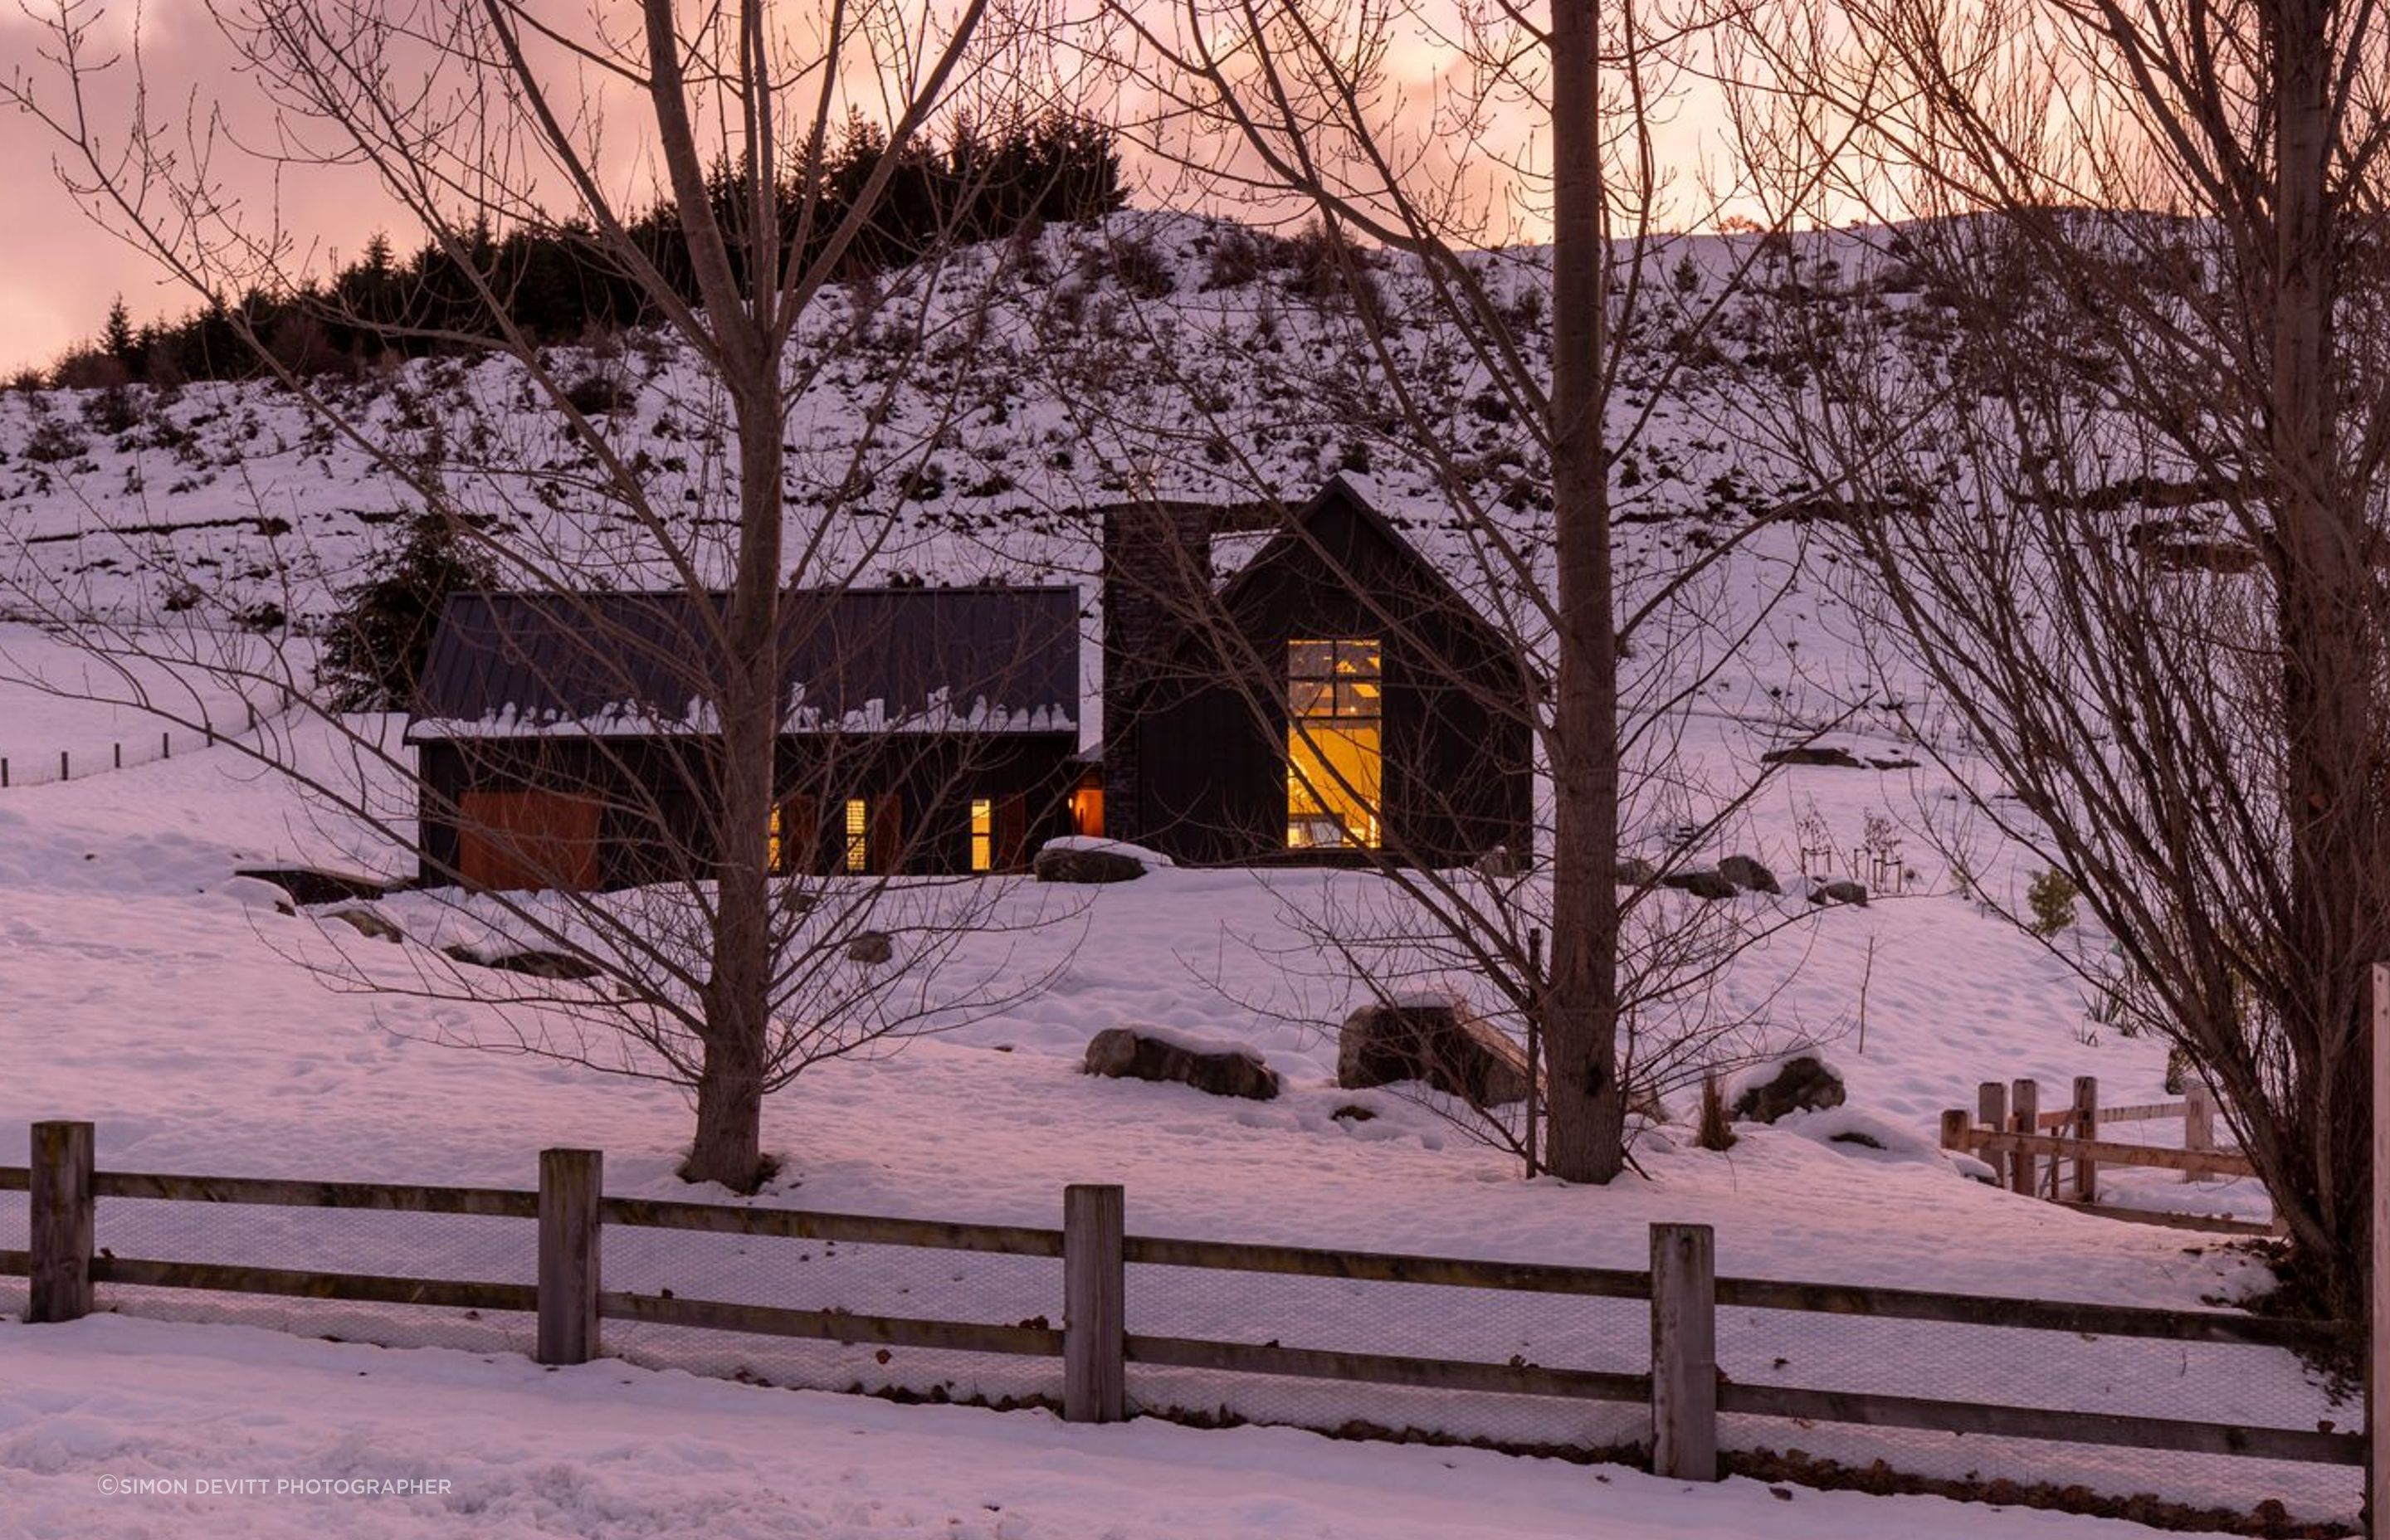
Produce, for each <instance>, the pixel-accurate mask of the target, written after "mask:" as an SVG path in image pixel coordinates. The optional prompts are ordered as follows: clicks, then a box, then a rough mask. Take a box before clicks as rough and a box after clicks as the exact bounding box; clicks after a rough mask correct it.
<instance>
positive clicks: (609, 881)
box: [418, 732, 1085, 889]
mask: <svg viewBox="0 0 2390 1540" xmlns="http://www.w3.org/2000/svg"><path fill="white" fill-rule="evenodd" d="M706 747H707V746H706V742H705V740H702V739H695V738H689V739H669V738H607V739H590V738H508V739H482V740H453V739H452V740H444V741H438V742H431V743H426V744H424V745H422V746H421V757H420V762H419V763H420V772H419V773H420V782H419V787H418V794H419V815H420V828H421V833H420V840H421V859H420V862H419V880H421V881H422V882H424V883H425V884H426V885H439V884H443V883H446V882H448V881H450V880H451V876H450V874H451V873H455V872H457V871H459V870H470V871H471V872H472V873H473V875H475V876H477V877H482V878H483V879H495V880H491V885H493V886H527V885H533V884H532V883H530V882H527V881H525V880H524V879H525V877H526V876H527V875H528V874H527V873H526V871H525V870H524V866H525V863H524V862H523V861H521V860H513V861H511V862H509V861H507V860H497V861H495V862H494V860H493V858H492V855H491V852H492V850H493V848H494V847H495V848H496V851H497V853H498V854H499V855H500V856H505V855H508V854H513V855H518V856H520V855H522V854H526V853H527V854H528V855H530V856H531V857H532V860H531V862H530V865H532V866H536V867H539V868H543V869H545V870H547V871H551V872H553V873H555V874H557V885H560V886H579V885H592V886H596V887H599V888H607V889H611V888H623V887H630V886H636V885H638V884H641V883H645V882H654V881H661V880H667V879H679V878H683V877H685V876H687V874H688V872H689V871H690V870H691V869H692V867H694V868H697V869H700V870H701V868H702V867H703V866H705V865H706V864H707V863H709V862H710V861H712V859H713V837H712V832H711V830H710V828H709V826H708V821H707V819H706V817H705V815H704V813H703V808H702V803H701V801H700V792H699V788H700V787H702V786H703V785H704V784H705V776H704V775H703V773H702V767H701V765H700V764H697V763H695V762H694V760H693V758H692V756H696V755H700V754H702V753H704V752H705V751H706ZM1077 749H1078V738H1077V735H1076V733H1075V732H1064V733H1036V734H986V733H978V734H972V733H957V734H921V733H892V734H884V735H877V736H873V737H870V738H864V737H861V736H854V737H842V738H835V739H832V738H802V737H793V736H792V737H789V738H782V739H781V749H780V765H779V777H780V784H781V787H782V789H783V800H782V802H781V828H780V830H779V833H780V839H781V845H782V851H783V862H782V865H783V869H784V870H787V871H790V872H796V871H803V870H811V871H816V872H822V873H831V872H836V871H839V870H842V869H843V859H842V858H843V854H844V850H845V846H844V835H845V830H844V828H843V825H844V815H845V804H846V802H848V801H849V800H851V799H852V800H856V801H860V802H864V803H865V805H866V807H867V809H868V810H869V812H868V815H867V817H868V823H867V831H866V836H865V838H866V840H867V844H868V846H869V847H870V848H871V851H872V854H871V858H870V861H869V863H868V866H867V870H869V871H871V872H873V873H875V874H880V873H890V872H902V873H919V874H923V875H942V874H955V873H962V872H967V871H969V870H970V869H971V857H972V847H971V803H972V802H975V801H984V802H988V803H989V804H990V809H989V811H990V820H989V821H990V824H991V825H992V826H993V827H991V828H990V830H989V836H988V839H989V844H988V853H989V854H990V855H991V856H992V857H993V865H994V866H995V867H996V869H1004V868H1006V867H1007V866H1017V865H1021V864H1025V862H1026V861H1027V859H1028V857H1029V855H1031V854H1033V853H1034V852H1035V850H1036V848H1037V846H1038V845H1040V844H1042V843H1043V842H1044V841H1047V840H1048V839H1053V838H1056V837H1058V836H1060V835H1064V834H1068V833H1070V832H1072V823H1071V807H1070V798H1071V793H1072V791H1073V789H1074V788H1075V787H1076V786H1077V784H1078V782H1079V779H1080V776H1081V775H1082V773H1083V771H1084V769H1085V766H1084V765H1082V764H1079V763H1078V762H1077V761H1076V760H1075V758H1074V757H1073V756H1074V755H1075V753H1076V751H1077ZM524 793H532V794H533V796H532V798H531V799H530V802H526V801H525V799H524V797H523V794H524ZM493 794H495V795H493ZM533 802H538V803H546V802H573V803H578V804H584V805H586V804H592V803H594V804H595V808H596V813H595V816H594V817H587V818H585V817H576V818H572V819H565V818H562V817H546V816H545V815H543V816H542V817H541V818H540V819H538V820H535V821H536V823H537V828H538V829H539V830H540V831H541V833H542V836H543V838H542V839H541V840H539V841H525V840H523V839H520V838H511V839H510V838H506V837H503V831H501V837H500V838H496V839H495V840H494V839H493V838H492V834H491V831H488V830H477V829H475V828H470V827H467V828H460V827H459V825H460V823H466V824H469V820H468V819H464V818H460V817H459V814H460V812H465V811H472V810H478V809H493V810H495V809H498V808H508V809H520V808H522V807H525V806H527V805H530V804H531V803H533ZM501 816H511V813H508V814H506V815H501ZM592 830H594V832H589V831H592ZM572 841H589V842H592V843H594V846H595V849H594V851H593V852H591V853H589V854H588V855H587V856H586V858H585V859H584V857H583V856H581V855H580V854H579V853H576V852H574V851H572V850H568V849H567V848H566V846H567V845H568V844H570V843H572ZM527 844H528V846H529V849H528V850H527V851H526V850H525V849H524V848H523V847H524V846H526V845H527ZM576 878H577V879H578V880H576Z"/></svg>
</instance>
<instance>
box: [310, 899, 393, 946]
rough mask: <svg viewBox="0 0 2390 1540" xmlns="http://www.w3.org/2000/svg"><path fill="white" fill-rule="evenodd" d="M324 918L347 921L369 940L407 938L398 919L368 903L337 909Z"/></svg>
mask: <svg viewBox="0 0 2390 1540" xmlns="http://www.w3.org/2000/svg"><path fill="white" fill-rule="evenodd" d="M324 918H326V919H337V920H344V921H346V922H347V923H348V924H349V925H350V926H352V927H353V928H354V929H355V930H356V932H357V934H358V935H361V936H363V937H365V938H366V940H367V941H405V939H406V932H405V931H404V930H400V929H399V928H398V922H397V921H395V920H393V919H392V918H390V917H389V916H388V915H385V914H383V913H382V912H381V911H380V910H379V909H376V908H374V907H372V906H371V905H357V906H355V907H353V908H348V909H335V910H333V911H332V912H331V913H330V914H328V915H326V916H325V917H324Z"/></svg>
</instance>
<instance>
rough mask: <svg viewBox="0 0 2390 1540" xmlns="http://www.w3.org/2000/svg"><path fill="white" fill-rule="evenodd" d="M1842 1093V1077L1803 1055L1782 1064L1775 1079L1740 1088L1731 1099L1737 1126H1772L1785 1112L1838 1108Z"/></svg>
mask: <svg viewBox="0 0 2390 1540" xmlns="http://www.w3.org/2000/svg"><path fill="white" fill-rule="evenodd" d="M1845 1094H1846V1093H1845V1092H1844V1089H1843V1077H1842V1076H1840V1075H1838V1074H1836V1073H1834V1072H1833V1071H1832V1070H1831V1069H1829V1068H1828V1067H1827V1065H1826V1061H1825V1060H1824V1059H1818V1058H1816V1057H1815V1056H1813V1055H1808V1054H1804V1055H1802V1056H1801V1057H1800V1058H1798V1059H1787V1060H1785V1061H1784V1064H1783V1066H1782V1067H1781V1068H1780V1069H1779V1070H1778V1071H1777V1072H1776V1073H1775V1075H1774V1076H1773V1077H1772V1078H1770V1079H1767V1080H1764V1081H1758V1082H1755V1083H1754V1084H1750V1085H1747V1086H1745V1087H1743V1091H1742V1094H1741V1096H1739V1097H1735V1098H1734V1115H1735V1120H1736V1121H1737V1122H1739V1123H1774V1122H1776V1121H1777V1120H1778V1119H1779V1118H1781V1117H1782V1116H1784V1114H1786V1113H1787V1112H1816V1111H1822V1110H1824V1109H1826V1108H1829V1107H1840V1106H1841V1105H1842V1104H1843V1100H1844V1096H1845Z"/></svg>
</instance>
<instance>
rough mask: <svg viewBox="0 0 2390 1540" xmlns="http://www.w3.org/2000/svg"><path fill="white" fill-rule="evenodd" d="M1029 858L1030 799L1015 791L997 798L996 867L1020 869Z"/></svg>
mask: <svg viewBox="0 0 2390 1540" xmlns="http://www.w3.org/2000/svg"><path fill="white" fill-rule="evenodd" d="M1028 860H1029V800H1028V799H1027V798H1025V797H1023V796H1022V795H1021V793H1020V792H1018V791H1015V792H1012V793H1010V794H1009V795H1007V796H1002V797H998V798H997V799H996V870H998V871H1008V872H1015V871H1019V870H1020V869H1021V868H1022V866H1025V865H1027V864H1028Z"/></svg>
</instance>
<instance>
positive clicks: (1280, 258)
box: [1202, 228, 1291, 290]
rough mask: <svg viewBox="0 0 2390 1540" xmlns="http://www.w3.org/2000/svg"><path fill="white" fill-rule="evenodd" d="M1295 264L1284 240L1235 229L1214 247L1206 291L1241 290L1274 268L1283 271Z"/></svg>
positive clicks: (1206, 274) (1205, 272)
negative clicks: (1286, 266) (1288, 264)
mask: <svg viewBox="0 0 2390 1540" xmlns="http://www.w3.org/2000/svg"><path fill="white" fill-rule="evenodd" d="M1290 261H1291V254H1290V252H1289V250H1288V243H1287V241H1286V240H1285V238H1284V237H1280V236H1274V235H1269V234H1266V233H1265V232H1262V231H1258V230H1246V229H1241V228H1240V229H1231V230H1228V231H1226V232H1224V233H1223V234H1222V235H1221V237H1220V238H1219V239H1218V240H1216V241H1214V243H1213V245H1212V251H1211V256H1210V259H1209V261H1207V262H1206V263H1205V264H1204V268H1203V284H1202V287H1203V288H1204V289H1207V290H1209V289H1240V288H1242V287H1243V286H1244V285H1246V284H1249V283H1252V282H1253V281H1254V280H1255V279H1257V278H1259V277H1260V276H1262V275H1263V274H1264V273H1266V272H1268V271H1269V270H1270V269H1271V268H1273V267H1283V266H1285V265H1287V263H1289V262H1290Z"/></svg>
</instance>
